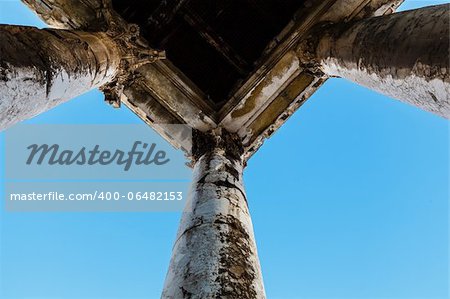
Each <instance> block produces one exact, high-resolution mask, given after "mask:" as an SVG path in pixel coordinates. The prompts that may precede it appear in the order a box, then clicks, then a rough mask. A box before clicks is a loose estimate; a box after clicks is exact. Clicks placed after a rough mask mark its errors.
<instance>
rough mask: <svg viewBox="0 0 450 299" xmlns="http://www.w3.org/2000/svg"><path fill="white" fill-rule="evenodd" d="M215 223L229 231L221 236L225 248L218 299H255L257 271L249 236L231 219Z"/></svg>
mask: <svg viewBox="0 0 450 299" xmlns="http://www.w3.org/2000/svg"><path fill="white" fill-rule="evenodd" d="M214 223H220V224H226V225H227V226H229V227H230V228H229V229H228V231H227V232H221V233H220V237H221V240H223V245H224V246H223V247H222V248H221V249H220V250H219V256H220V264H219V276H218V277H217V281H218V282H219V284H220V285H221V288H220V289H219V290H218V292H217V294H216V296H217V298H229V299H235V298H236V299H250V298H251V299H254V298H257V292H256V290H255V288H254V284H253V281H254V280H255V277H256V270H255V268H254V265H253V263H252V260H251V257H252V256H253V255H254V254H255V253H254V252H253V251H252V246H251V244H250V242H251V241H250V240H251V238H250V236H249V234H248V233H247V232H246V230H245V229H244V227H243V226H242V224H241V222H240V221H239V220H238V219H236V218H235V217H233V216H231V215H226V216H225V215H220V217H219V218H218V219H216V220H215V222H214Z"/></svg>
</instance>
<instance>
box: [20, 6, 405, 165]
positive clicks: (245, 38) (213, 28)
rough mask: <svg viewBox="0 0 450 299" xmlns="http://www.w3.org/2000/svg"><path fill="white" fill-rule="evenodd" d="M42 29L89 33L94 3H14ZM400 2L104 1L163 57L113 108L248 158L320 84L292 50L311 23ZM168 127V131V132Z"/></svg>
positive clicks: (172, 137)
mask: <svg viewBox="0 0 450 299" xmlns="http://www.w3.org/2000/svg"><path fill="white" fill-rule="evenodd" d="M23 2H25V3H26V4H27V5H28V6H29V7H30V8H31V9H33V10H34V11H35V12H36V13H37V14H38V15H39V16H40V17H41V18H42V19H43V20H44V21H45V22H46V23H47V24H49V25H50V26H51V27H56V28H65V29H79V30H95V28H97V27H98V10H99V8H100V7H101V1H100V0H23ZM401 2H403V0H315V1H314V0H306V1H297V0H284V1H278V0H216V1H211V0H173V1H168V0H164V1H161V0H159V1H157V0H113V3H112V4H113V7H114V10H115V11H116V12H117V13H118V14H119V15H120V16H121V17H122V18H123V19H125V20H126V21H127V22H129V23H136V24H139V26H140V28H141V34H142V36H143V37H144V38H145V39H146V40H147V41H148V42H149V44H150V45H151V46H152V47H154V48H158V49H163V50H165V51H166V53H167V57H168V59H167V60H164V61H158V62H156V63H153V64H149V65H145V66H143V67H141V68H140V69H138V73H139V74H140V76H139V77H140V78H139V80H135V81H134V82H131V83H130V84H129V86H126V87H125V97H123V98H122V102H123V103H124V104H126V105H127V106H128V107H129V108H130V109H131V110H132V111H133V112H134V113H136V115H138V116H139V117H140V118H142V119H143V120H144V121H145V122H146V123H148V124H149V125H151V126H152V127H153V128H154V129H155V130H157V131H158V132H159V133H160V134H161V135H162V136H163V137H165V138H166V139H167V140H168V141H169V142H171V143H172V144H173V145H174V146H176V147H180V146H181V145H182V143H183V141H182V140H179V139H177V136H178V135H177V134H176V132H170V131H168V129H167V128H165V127H164V124H173V123H185V124H187V125H189V126H191V127H193V128H195V129H198V130H201V131H206V130H209V129H212V128H215V127H217V126H221V127H223V128H225V129H227V130H229V131H231V132H237V133H238V134H239V135H240V136H241V137H242V139H243V140H244V145H245V147H246V157H247V158H248V157H250V156H251V155H252V154H253V153H254V152H255V151H256V150H257V149H258V148H259V146H260V145H261V144H262V142H263V140H264V139H265V138H266V137H268V136H270V135H271V134H272V133H273V132H274V131H275V130H276V129H277V128H279V127H280V126H281V125H282V124H283V123H284V122H285V121H286V119H287V118H288V117H289V116H290V115H291V114H292V113H293V112H294V111H295V110H297V109H298V107H300V106H301V105H302V104H303V103H304V102H305V101H306V100H307V99H308V98H309V97H310V96H311V95H312V94H313V93H314V92H315V91H316V90H317V88H319V87H320V86H321V84H322V83H323V82H324V81H325V79H326V78H321V77H317V76H316V75H314V74H312V73H310V72H309V71H308V70H304V69H302V68H301V65H300V63H299V60H298V58H297V55H296V52H295V46H296V44H297V43H298V41H300V40H301V39H302V37H303V36H305V34H306V32H307V31H308V29H309V28H311V27H312V26H314V25H315V24H317V23H320V22H324V21H326V22H335V23H338V22H347V21H349V20H354V19H361V18H365V17H369V16H374V15H383V14H387V13H392V12H393V11H395V9H396V8H397V7H398V5H400V4H401ZM169 127H170V126H169Z"/></svg>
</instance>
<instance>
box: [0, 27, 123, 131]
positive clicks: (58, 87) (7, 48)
mask: <svg viewBox="0 0 450 299" xmlns="http://www.w3.org/2000/svg"><path fill="white" fill-rule="evenodd" d="M120 58H121V55H120V51H119V48H118V46H117V43H116V42H115V41H114V40H113V39H112V38H111V37H109V36H108V35H106V34H105V33H102V32H99V33H88V32H79V31H68V30H55V29H37V28H34V27H25V26H9V25H0V130H2V129H5V128H7V127H8V126H10V125H12V124H14V123H16V122H19V121H22V120H24V119H27V118H31V117H33V116H35V115H37V114H39V113H41V112H44V111H46V110H48V109H50V108H52V107H54V106H56V105H58V104H60V103H63V102H65V101H67V100H69V99H71V98H74V97H76V96H78V95H81V94H82V93H84V92H87V91H89V90H91V89H94V88H96V87H100V86H102V85H104V84H106V83H108V82H110V81H111V80H112V79H113V78H114V77H115V76H116V75H117V73H118V71H119V65H120V61H121V59H120Z"/></svg>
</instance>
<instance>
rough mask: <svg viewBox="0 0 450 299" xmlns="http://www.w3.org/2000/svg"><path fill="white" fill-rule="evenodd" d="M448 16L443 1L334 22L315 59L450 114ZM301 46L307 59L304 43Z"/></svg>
mask: <svg viewBox="0 0 450 299" xmlns="http://www.w3.org/2000/svg"><path fill="white" fill-rule="evenodd" d="M449 21H450V4H445V5H439V6H431V7H426V8H421V9H417V10H411V11H405V12H400V13H395V14H392V15H387V16H380V17H374V18H369V19H365V20H361V21H357V22H352V23H348V24H335V25H333V24H332V25H329V26H328V28H329V30H327V31H326V32H327V34H325V36H323V37H322V38H320V39H318V42H317V48H316V49H315V50H313V52H314V51H315V53H314V54H315V55H316V57H317V58H313V59H317V61H316V62H317V64H316V66H318V67H319V68H320V69H321V70H322V71H323V72H324V73H325V74H327V75H328V76H337V77H342V78H345V79H348V80H351V81H353V82H356V83H358V84H361V85H363V86H366V87H368V88H370V89H373V90H376V91H378V92H380V93H382V94H385V95H387V96H390V97H393V98H396V99H399V100H402V101H404V102H407V103H410V104H412V105H415V106H417V107H419V108H421V109H424V110H427V111H430V112H433V113H435V114H437V115H440V116H443V117H445V118H450V61H449V57H450V53H449V49H450V44H449V40H450V32H449V29H450V24H449ZM303 46H304V45H303ZM300 52H301V53H300V55H303V61H304V62H305V63H308V61H307V60H308V59H310V58H311V57H309V58H308V55H306V56H305V54H308V53H307V51H305V47H301V48H300ZM313 56H314V55H313ZM305 57H306V59H305ZM309 62H311V61H309Z"/></svg>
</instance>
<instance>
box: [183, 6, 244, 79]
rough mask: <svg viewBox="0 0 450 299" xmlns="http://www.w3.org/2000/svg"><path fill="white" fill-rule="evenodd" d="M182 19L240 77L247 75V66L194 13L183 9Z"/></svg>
mask: <svg viewBox="0 0 450 299" xmlns="http://www.w3.org/2000/svg"><path fill="white" fill-rule="evenodd" d="M183 19H184V21H185V22H186V23H187V24H189V25H190V26H191V27H193V28H194V29H195V31H196V32H197V33H198V34H200V36H201V37H202V38H203V39H204V40H205V41H206V42H207V43H208V44H209V45H210V46H212V47H213V48H214V49H215V50H216V51H217V52H218V53H220V55H222V56H223V57H224V58H225V59H226V60H227V61H228V63H230V64H231V65H232V66H233V67H234V68H235V69H236V70H237V71H238V72H239V73H240V74H241V75H245V74H247V72H248V71H249V64H248V63H247V61H245V60H244V59H243V58H242V57H241V56H240V55H239V54H238V53H237V52H236V51H235V50H234V49H233V48H232V47H231V46H230V45H229V44H228V43H227V42H226V41H224V40H223V38H222V37H220V36H219V35H218V34H217V33H216V32H215V31H214V30H213V29H212V28H211V27H210V26H209V25H208V24H207V23H206V22H205V21H203V19H202V18H201V17H200V16H199V15H197V14H196V13H195V12H193V11H191V10H189V9H187V8H185V9H183Z"/></svg>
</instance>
